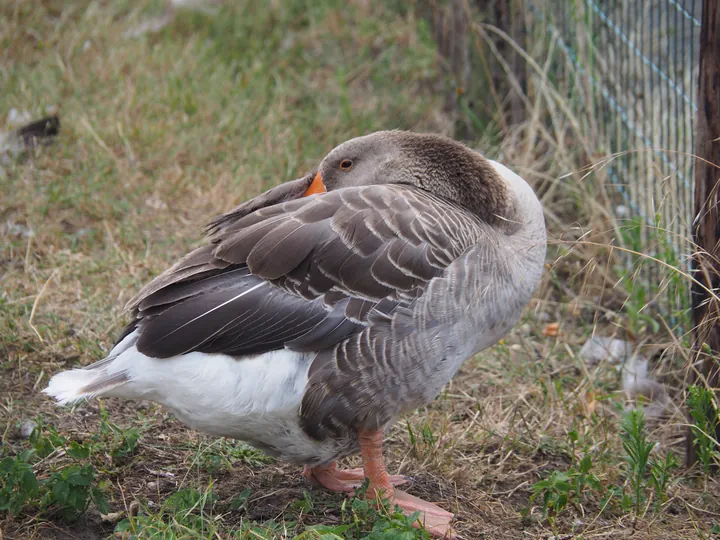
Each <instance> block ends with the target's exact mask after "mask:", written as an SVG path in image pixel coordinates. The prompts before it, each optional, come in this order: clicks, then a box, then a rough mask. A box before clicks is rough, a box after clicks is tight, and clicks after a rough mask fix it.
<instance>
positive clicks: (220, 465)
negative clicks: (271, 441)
mask: <svg viewBox="0 0 720 540" xmlns="http://www.w3.org/2000/svg"><path fill="white" fill-rule="evenodd" d="M271 461H272V458H271V457H270V456H268V455H267V454H265V453H263V452H261V451H260V450H258V449H256V448H253V447H252V446H249V445H247V444H245V443H243V442H241V441H234V440H232V439H226V438H221V439H218V440H217V441H215V442H214V443H213V444H211V445H210V447H208V448H207V449H205V450H204V451H203V453H202V456H201V457H200V460H199V465H200V468H201V469H202V470H204V471H206V472H209V473H214V472H217V471H221V470H229V469H232V468H233V465H234V464H235V463H238V462H239V463H244V464H245V465H248V466H249V467H260V466H262V465H264V464H266V463H269V462H271Z"/></svg>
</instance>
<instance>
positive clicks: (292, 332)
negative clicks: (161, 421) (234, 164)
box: [44, 131, 546, 536]
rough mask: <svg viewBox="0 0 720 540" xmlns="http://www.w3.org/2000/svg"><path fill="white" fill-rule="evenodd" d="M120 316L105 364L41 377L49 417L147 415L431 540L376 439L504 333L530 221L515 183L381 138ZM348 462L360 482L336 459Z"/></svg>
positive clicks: (458, 151) (265, 198)
mask: <svg viewBox="0 0 720 540" xmlns="http://www.w3.org/2000/svg"><path fill="white" fill-rule="evenodd" d="M206 233H207V241H206V243H204V244H203V245H201V246H200V247H198V248H197V249H195V250H194V251H191V252H190V253H189V254H187V255H186V256H184V257H183V258H181V259H180V260H179V261H178V262H177V263H175V264H174V265H173V266H172V267H170V268H169V269H168V270H166V271H165V272H163V273H162V274H160V275H159V276H157V277H156V278H155V279H154V280H152V281H151V282H150V283H149V284H148V285H146V286H145V287H144V288H143V289H142V290H140V292H139V293H138V294H137V295H136V296H135V297H134V298H133V299H132V300H130V302H129V303H128V304H127V306H126V309H128V310H129V311H131V312H132V315H133V320H132V322H130V324H128V325H127V327H126V328H125V330H124V331H123V332H122V334H121V335H120V336H119V339H118V340H117V342H116V344H115V346H114V347H113V348H112V350H111V351H110V354H109V355H108V356H107V358H105V359H103V360H100V361H98V362H96V363H94V364H92V365H89V366H87V367H83V368H76V369H71V370H68V371H63V372H61V373H58V374H56V375H54V376H53V377H52V378H51V379H50V381H49V383H48V386H47V388H46V389H45V390H44V392H45V393H46V394H48V395H50V396H52V397H53V398H55V399H56V400H57V402H58V403H59V404H61V405H67V404H73V403H76V402H78V401H80V400H83V399H86V398H91V397H94V396H114V397H120V398H127V399H137V400H140V399H142V400H149V401H153V402H156V403H159V404H161V405H163V406H164V407H166V408H167V409H169V410H170V411H171V412H172V413H173V414H174V415H175V416H176V418H177V419H179V420H180V421H181V422H183V423H184V424H186V425H188V426H189V427H191V428H193V429H196V430H199V431H202V432H205V433H208V434H210V435H213V436H223V437H230V438H234V439H239V440H242V441H245V442H247V443H248V444H250V445H253V446H255V447H257V448H259V449H261V450H263V451H265V452H266V453H268V454H270V455H272V456H275V457H277V458H279V459H281V460H285V461H288V462H291V463H294V464H297V465H300V466H304V472H303V474H304V476H305V477H306V478H307V479H308V480H309V481H312V482H313V483H315V484H319V485H320V486H323V487H325V488H327V489H329V490H332V491H338V492H352V491H353V490H355V489H356V488H357V487H358V486H359V485H361V484H362V483H363V481H364V480H365V479H366V478H367V479H368V482H369V483H368V488H367V491H366V493H365V496H366V497H368V498H371V499H377V498H378V497H385V498H387V499H388V500H389V501H391V502H393V503H394V504H396V505H398V506H399V507H400V508H401V509H402V510H403V511H404V512H406V513H407V514H408V515H410V514H411V513H413V512H419V515H420V520H421V521H422V522H423V523H424V525H425V527H426V528H427V530H428V531H429V532H431V533H432V534H433V535H436V536H445V535H452V519H453V517H454V516H453V514H452V513H451V512H449V511H447V510H444V509H443V508H441V507H440V506H438V505H436V504H433V503H430V502H426V501H423V500H421V499H420V498H417V497H414V496H412V495H410V494H409V493H407V492H405V491H402V490H400V489H397V487H398V486H399V485H401V484H403V483H405V482H406V481H407V478H406V477H404V476H399V475H390V474H388V472H387V470H386V467H385V463H384V460H383V454H382V444H383V434H384V433H387V431H388V430H389V429H390V428H391V427H392V426H393V424H394V422H395V421H396V420H397V419H398V418H399V417H400V416H401V415H402V414H404V413H406V412H408V411H411V410H413V409H416V408H419V407H422V406H424V405H426V404H428V403H430V402H431V401H432V400H433V399H434V398H435V397H436V396H437V395H438V394H439V393H440V391H441V389H442V388H443V386H444V385H445V384H446V383H448V382H449V381H450V380H451V378H452V377H453V376H454V375H455V373H456V372H457V371H458V369H459V368H460V366H461V365H462V364H463V362H464V361H465V360H467V359H468V358H471V357H472V356H474V355H475V354H476V353H478V352H479V351H482V350H483V349H486V348H487V347H490V346H491V345H493V344H495V343H497V342H498V341H499V340H500V339H501V338H502V337H503V336H504V335H505V334H506V333H507V332H508V331H509V330H510V329H511V328H512V327H513V326H514V325H515V323H516V322H517V321H518V319H519V317H520V315H521V313H522V311H523V309H524V307H525V306H526V305H527V304H528V302H529V301H530V299H531V296H532V294H533V292H534V290H535V288H536V287H537V285H538V282H539V280H540V277H541V274H542V270H543V267H544V259H545V249H546V232H545V220H544V216H543V210H542V206H541V204H540V201H539V200H538V198H537V197H536V195H535V193H534V192H533V190H532V188H531V187H530V186H529V185H528V183H527V182H525V180H523V179H522V178H521V177H520V176H518V175H517V174H515V173H514V172H513V171H511V170H510V169H508V168H507V167H505V166H504V165H501V164H500V163H497V162H495V161H492V160H489V159H486V158H485V157H483V156H482V155H481V154H479V153H477V152H475V151H474V150H472V149H470V148H469V147H467V146H465V145H463V144H461V143H459V142H457V141H454V140H452V139H450V138H446V137H443V136H440V135H435V134H422V133H414V132H407V131H380V132H375V133H372V134H369V135H365V136H361V137H357V138H354V139H351V140H349V141H346V142H344V143H342V144H340V145H339V146H337V147H336V148H334V149H333V150H332V151H331V152H330V153H329V154H328V155H327V156H326V157H325V158H324V159H323V160H322V161H321V163H320V165H319V166H318V168H317V170H314V171H312V172H311V173H310V174H308V175H307V176H304V177H302V178H299V179H297V180H294V181H290V182H286V183H284V184H280V185H279V186H277V187H275V188H273V189H270V190H269V191H266V192H265V193H262V194H261V195H259V196H257V197H255V198H253V199H251V200H249V201H247V202H245V203H243V204H240V205H239V206H237V207H236V208H235V209H233V210H231V211H229V212H228V213H225V214H223V215H221V216H219V217H217V218H216V219H214V220H213V221H212V222H210V224H209V225H208V226H207V230H206ZM358 452H359V453H360V455H361V458H362V468H360V469H352V470H342V469H340V468H338V467H337V464H336V463H337V460H338V459H340V458H343V457H346V456H349V455H352V454H356V453H358Z"/></svg>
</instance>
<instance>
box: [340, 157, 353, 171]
mask: <svg viewBox="0 0 720 540" xmlns="http://www.w3.org/2000/svg"><path fill="white" fill-rule="evenodd" d="M352 166H353V162H352V161H350V160H349V159H343V160H342V161H341V162H340V170H342V171H349V170H350V169H352Z"/></svg>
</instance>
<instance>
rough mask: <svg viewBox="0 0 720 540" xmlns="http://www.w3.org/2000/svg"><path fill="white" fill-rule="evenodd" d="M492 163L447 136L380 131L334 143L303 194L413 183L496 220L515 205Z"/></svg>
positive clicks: (490, 220) (509, 213) (502, 218)
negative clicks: (334, 146) (338, 143)
mask: <svg viewBox="0 0 720 540" xmlns="http://www.w3.org/2000/svg"><path fill="white" fill-rule="evenodd" d="M496 165H499V164H494V162H491V161H489V160H487V159H485V158H484V157H483V156H482V155H480V154H479V153H477V152H475V151H473V150H471V149H470V148H468V147H466V146H465V145H463V144H461V143H459V142H457V141H454V140H452V139H449V138H447V137H443V136H440V135H434V134H420V133H412V132H407V131H379V132H376V133H372V134H370V135H365V136H363V137H357V138H355V139H350V140H349V141H347V142H344V143H342V144H341V145H339V146H337V147H336V148H334V149H333V150H332V151H331V152H330V153H329V154H328V155H327V156H326V157H325V158H324V159H323V160H322V162H321V163H320V166H319V167H318V172H317V174H316V175H315V177H314V180H313V182H312V184H311V186H310V188H309V189H308V191H307V192H306V194H307V195H310V194H314V193H318V192H321V191H332V190H336V189H341V188H346V187H355V186H365V185H374V184H405V185H412V186H415V187H417V188H419V189H422V190H425V191H427V192H429V193H432V194H433V195H436V196H439V197H442V198H444V199H446V200H450V201H452V202H454V203H455V204H457V205H458V206H460V207H462V208H464V209H465V210H467V211H469V212H471V213H473V214H475V215H476V216H477V217H478V218H480V219H481V220H483V221H484V222H486V223H488V224H491V225H495V224H497V225H500V224H501V223H503V222H504V223H507V221H508V219H512V215H513V214H515V213H516V210H517V209H516V200H515V197H513V194H512V193H511V189H510V188H511V186H509V184H508V181H507V180H506V179H505V178H503V176H504V174H503V171H502V170H499V169H498V167H497V166H496ZM500 167H502V166H500ZM503 169H504V168H503ZM505 170H506V171H507V172H508V173H510V171H509V170H507V169H505ZM511 174H512V173H511ZM515 176H517V175H515ZM517 178H518V179H519V177H517Z"/></svg>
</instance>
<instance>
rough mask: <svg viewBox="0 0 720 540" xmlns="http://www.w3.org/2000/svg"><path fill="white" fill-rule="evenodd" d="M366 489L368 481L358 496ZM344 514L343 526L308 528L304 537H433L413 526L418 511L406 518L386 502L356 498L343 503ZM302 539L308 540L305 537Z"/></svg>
mask: <svg viewBox="0 0 720 540" xmlns="http://www.w3.org/2000/svg"><path fill="white" fill-rule="evenodd" d="M365 489H367V481H366V483H365V485H364V486H363V487H362V488H361V489H359V490H358V494H359V495H361V494H363V493H364V491H365ZM341 515H342V523H341V524H340V525H336V526H327V525H315V526H311V527H308V528H307V529H306V533H305V534H307V533H308V532H312V533H316V534H318V535H319V537H320V538H333V539H334V538H347V539H360V538H363V539H367V540H394V539H396V538H397V539H402V540H416V539H418V540H419V539H428V538H430V534H429V533H428V532H427V531H426V530H425V529H423V528H417V527H415V526H414V524H416V523H417V521H418V519H419V513H418V512H415V513H414V514H411V515H409V516H406V515H405V514H403V512H402V511H401V510H400V508H399V507H397V506H394V505H391V504H390V502H389V501H388V500H387V499H382V500H381V501H380V502H379V503H375V502H370V501H367V500H365V499H363V498H362V497H361V496H358V497H355V498H353V499H352V501H350V502H349V503H348V501H344V502H343V504H342V507H341ZM326 535H331V536H326ZM300 537H301V538H308V537H307V536H304V535H301V536H300Z"/></svg>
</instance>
